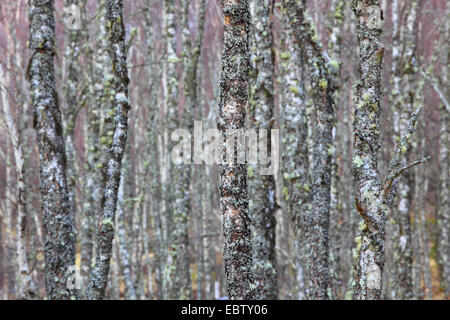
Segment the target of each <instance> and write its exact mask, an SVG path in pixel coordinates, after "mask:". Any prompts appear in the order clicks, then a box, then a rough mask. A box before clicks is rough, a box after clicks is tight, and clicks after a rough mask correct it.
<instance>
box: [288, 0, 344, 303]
mask: <svg viewBox="0 0 450 320" xmlns="http://www.w3.org/2000/svg"><path fill="white" fill-rule="evenodd" d="M285 6H286V9H287V11H288V16H289V21H290V23H291V25H292V29H293V34H294V36H295V39H296V41H297V43H298V45H299V46H300V48H301V50H302V55H303V56H304V58H305V61H306V66H307V68H308V71H309V74H310V76H311V82H312V83H311V93H312V98H313V104H314V112H315V117H316V123H315V124H316V130H315V139H314V151H313V173H312V179H313V185H312V206H313V211H312V215H311V216H310V217H309V219H308V222H307V224H308V235H307V242H306V245H307V246H308V250H307V251H308V264H309V265H310V271H309V278H310V279H309V283H308V287H309V288H308V297H309V298H310V299H328V285H329V264H328V258H329V243H328V233H329V232H328V231H329V225H330V223H329V222H330V221H329V220H330V187H331V155H332V153H333V145H332V142H333V141H332V127H333V121H334V112H333V92H334V90H335V81H336V80H335V77H336V71H337V70H336V69H337V68H335V66H333V64H332V63H328V64H327V61H326V59H325V57H324V56H323V54H322V51H321V48H320V45H319V44H318V43H317V35H315V31H314V27H312V26H311V25H310V24H309V23H308V22H307V21H306V19H305V13H304V4H302V3H301V2H298V1H295V0H285Z"/></svg>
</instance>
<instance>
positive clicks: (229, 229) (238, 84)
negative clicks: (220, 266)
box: [217, 0, 256, 300]
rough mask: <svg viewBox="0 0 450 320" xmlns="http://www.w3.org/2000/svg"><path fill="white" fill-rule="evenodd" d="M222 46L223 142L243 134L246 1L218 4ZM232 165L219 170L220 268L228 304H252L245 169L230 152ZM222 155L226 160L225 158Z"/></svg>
mask: <svg viewBox="0 0 450 320" xmlns="http://www.w3.org/2000/svg"><path fill="white" fill-rule="evenodd" d="M222 13H223V22H224V25H223V28H224V45H223V55H222V73H221V79H220V103H219V110H218V124H217V125H218V129H219V130H220V132H221V134H222V138H223V141H224V146H225V141H226V138H227V136H231V135H233V134H237V133H238V132H239V130H240V129H242V128H244V125H245V115H246V107H247V99H248V87H249V83H248V82H249V71H250V52H249V39H248V37H249V27H250V12H249V7H248V1H247V0H224V1H222ZM224 151H225V152H228V153H229V154H231V155H232V158H233V160H234V161H233V163H228V164H221V165H220V168H219V175H220V182H219V191H220V207H221V210H222V217H223V233H224V239H225V245H224V252H223V255H224V262H225V275H226V281H227V286H228V297H229V298H230V299H233V300H248V299H254V298H256V293H255V288H254V280H253V265H252V236H251V232H250V216H249V208H248V201H249V199H248V191H247V168H246V165H245V164H237V155H236V151H235V150H234V148H233V150H224ZM225 152H224V154H223V159H224V160H225V159H226V158H225V156H226V154H225Z"/></svg>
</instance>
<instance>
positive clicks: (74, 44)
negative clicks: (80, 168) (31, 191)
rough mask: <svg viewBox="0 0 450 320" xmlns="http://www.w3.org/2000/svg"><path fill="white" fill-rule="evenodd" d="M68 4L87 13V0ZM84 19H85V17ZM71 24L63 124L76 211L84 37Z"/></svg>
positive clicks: (76, 0)
mask: <svg viewBox="0 0 450 320" xmlns="http://www.w3.org/2000/svg"><path fill="white" fill-rule="evenodd" d="M65 5H66V6H69V7H70V6H76V7H77V8H79V9H80V11H82V13H81V17H80V18H84V17H85V15H86V11H85V7H86V0H68V1H65ZM83 20H84V19H83ZM70 27H71V26H67V25H66V26H65V35H66V39H67V41H68V44H67V45H66V52H65V65H66V79H65V82H64V99H63V101H64V103H63V109H62V111H63V125H64V139H65V146H66V158H67V170H66V172H67V187H68V189H69V198H70V204H71V210H72V211H73V212H74V213H75V208H76V207H75V183H76V181H75V180H76V179H75V177H76V159H75V141H74V139H75V136H74V134H75V124H76V119H77V115H78V113H79V111H80V108H81V104H80V102H79V101H80V100H81V98H82V97H81V96H78V95H79V94H80V91H81V90H80V82H81V81H80V79H79V78H80V76H81V64H80V52H81V46H82V42H83V40H84V38H83V35H84V34H83V32H82V31H81V30H82V29H83V28H86V26H85V25H83V26H81V28H82V29H80V30H78V29H70Z"/></svg>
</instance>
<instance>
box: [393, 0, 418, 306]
mask: <svg viewBox="0 0 450 320" xmlns="http://www.w3.org/2000/svg"><path fill="white" fill-rule="evenodd" d="M409 6H410V7H409V8H408V11H407V13H406V26H402V25H401V24H400V23H399V22H398V19H399V18H398V17H399V16H400V12H399V11H400V9H399V5H398V1H396V0H395V1H394V2H393V8H392V11H393V23H394V35H393V57H392V60H393V70H392V71H393V74H394V76H393V92H392V96H393V108H394V110H395V112H394V120H395V123H394V131H395V134H396V136H397V139H400V138H401V137H400V135H401V132H404V131H405V130H407V126H408V118H409V117H410V114H411V112H412V110H413V108H414V103H415V100H416V97H415V96H416V89H417V88H416V87H415V81H416V80H417V78H416V75H417V61H416V31H417V30H416V26H417V17H418V10H419V7H420V2H417V1H413V2H411V3H410V4H409ZM402 53H403V54H402ZM409 157H410V156H409V153H408V152H407V153H405V159H406V160H407V161H408V159H409ZM413 180H414V177H413V172H412V171H411V172H405V174H404V175H403V176H402V177H401V178H399V179H398V183H397V197H398V199H397V200H398V202H397V206H396V207H395V208H394V210H393V217H394V220H395V224H394V228H393V231H394V234H393V235H392V237H393V241H394V255H393V265H394V268H395V270H394V274H395V281H394V284H393V290H394V291H395V293H396V295H395V298H397V299H412V298H413V286H412V259H413V252H412V245H411V243H412V238H411V237H412V234H411V218H410V214H411V213H410V210H411V206H412V200H413V190H414V187H413Z"/></svg>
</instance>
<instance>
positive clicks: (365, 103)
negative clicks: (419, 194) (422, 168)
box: [352, 0, 429, 299]
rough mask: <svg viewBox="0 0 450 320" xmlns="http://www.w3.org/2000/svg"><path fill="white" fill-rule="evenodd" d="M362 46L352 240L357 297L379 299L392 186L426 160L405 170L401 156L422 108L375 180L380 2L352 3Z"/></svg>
mask: <svg viewBox="0 0 450 320" xmlns="http://www.w3.org/2000/svg"><path fill="white" fill-rule="evenodd" d="M352 9H353V11H354V13H355V15H356V19H357V35H358V41H359V47H360V73H361V79H360V81H359V82H358V84H357V99H356V100H357V101H356V105H355V120H354V133H355V138H354V144H353V160H352V166H353V175H354V181H355V188H356V191H357V197H356V203H355V204H356V207H357V209H358V211H359V214H360V215H361V217H362V219H363V220H362V221H361V224H360V230H361V236H359V237H357V238H356V243H357V248H356V255H357V264H356V266H355V269H356V275H355V282H356V289H355V290H356V292H355V294H356V298H357V299H379V298H380V295H381V288H382V276H383V269H384V263H385V253H384V243H385V233H386V217H387V213H388V210H389V207H388V205H389V203H390V202H391V201H392V194H391V190H392V186H393V183H394V181H395V180H396V179H397V178H398V177H399V176H400V175H401V174H402V173H403V172H405V171H406V170H408V169H409V168H411V167H412V166H415V165H418V164H420V163H424V162H426V161H427V160H428V159H429V158H428V157H425V158H423V159H421V160H418V161H415V162H413V163H411V164H407V165H405V166H403V163H402V162H404V161H403V155H404V154H405V153H406V152H407V151H408V149H409V148H410V146H411V136H412V134H413V133H414V131H415V126H416V123H417V118H418V114H419V112H420V109H421V108H418V109H417V110H416V111H415V112H413V113H412V115H411V119H410V120H409V124H408V128H407V130H406V132H404V135H403V136H402V137H401V139H400V140H399V143H398V145H397V148H396V150H395V152H394V156H393V158H392V160H391V161H390V163H389V167H388V172H387V175H386V178H385V179H384V181H383V182H380V181H379V175H378V160H377V152H378V150H379V148H380V145H379V134H380V113H381V104H380V102H381V101H380V100H381V90H382V87H381V71H382V63H383V53H384V48H383V45H382V43H381V36H382V33H383V31H382V24H383V18H382V14H381V8H380V2H379V0H353V1H352Z"/></svg>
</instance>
